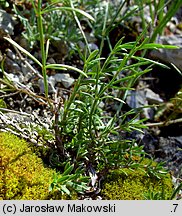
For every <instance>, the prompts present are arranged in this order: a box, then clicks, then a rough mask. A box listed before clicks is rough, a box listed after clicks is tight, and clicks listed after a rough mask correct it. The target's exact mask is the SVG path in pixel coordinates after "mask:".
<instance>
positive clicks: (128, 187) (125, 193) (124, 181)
mask: <svg viewBox="0 0 182 216" xmlns="http://www.w3.org/2000/svg"><path fill="white" fill-rule="evenodd" d="M103 185H104V186H103V189H102V196H103V198H104V199H106V200H144V194H145V193H147V192H148V191H149V189H150V190H151V191H153V192H158V193H162V192H164V194H165V197H166V198H169V197H170V195H171V193H172V188H173V185H172V180H171V177H170V175H169V174H166V175H165V176H164V177H163V178H161V179H157V178H155V177H151V176H150V177H148V176H147V175H146V173H145V172H144V171H143V170H140V169H136V170H134V171H131V170H130V169H127V168H124V169H122V170H114V171H112V172H110V174H109V175H108V176H107V178H106V180H105V181H104V183H103Z"/></svg>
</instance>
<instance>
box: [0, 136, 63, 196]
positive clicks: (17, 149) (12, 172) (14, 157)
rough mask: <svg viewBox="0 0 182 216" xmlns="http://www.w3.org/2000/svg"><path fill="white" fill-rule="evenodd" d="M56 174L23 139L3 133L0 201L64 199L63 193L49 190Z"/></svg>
mask: <svg viewBox="0 0 182 216" xmlns="http://www.w3.org/2000/svg"><path fill="white" fill-rule="evenodd" d="M54 173H55V171H54V170H53V169H50V168H46V167H44V164H43V162H42V160H41V159H40V158H38V157H37V156H36V155H35V154H34V153H33V152H32V150H31V149H30V148H29V147H28V145H27V143H26V142H25V141H24V140H22V139H19V138H18V137H16V136H14V135H12V134H9V133H0V199H3V200H4V199H6V200H11V199H15V200H43V199H63V198H65V197H63V196H62V195H61V194H60V192H57V191H55V190H53V191H51V192H50V191H49V190H48V188H49V185H50V183H51V182H52V177H53V174H54ZM66 198H67V197H66Z"/></svg>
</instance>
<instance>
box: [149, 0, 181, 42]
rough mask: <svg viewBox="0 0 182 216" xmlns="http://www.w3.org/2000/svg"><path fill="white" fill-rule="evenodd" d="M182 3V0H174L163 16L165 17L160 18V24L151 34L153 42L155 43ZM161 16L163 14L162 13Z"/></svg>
mask: <svg viewBox="0 0 182 216" xmlns="http://www.w3.org/2000/svg"><path fill="white" fill-rule="evenodd" d="M181 5H182V1H181V0H180V1H179V0H174V1H173V3H172V4H171V6H170V8H169V10H168V12H167V13H166V15H165V16H164V17H163V19H162V20H160V23H159V25H158V26H157V27H156V28H155V30H154V32H153V34H152V36H151V39H150V42H151V43H153V42H154V41H155V40H156V37H157V35H158V34H160V33H161V30H162V29H163V28H164V27H165V26H166V24H167V23H168V22H169V21H170V19H171V18H172V17H173V16H174V14H175V13H176V11H177V10H178V9H179V8H180V6H181ZM161 13H162V12H161ZM160 16H162V15H160Z"/></svg>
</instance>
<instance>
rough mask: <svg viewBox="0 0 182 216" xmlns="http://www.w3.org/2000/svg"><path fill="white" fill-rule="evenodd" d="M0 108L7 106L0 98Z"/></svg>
mask: <svg viewBox="0 0 182 216" xmlns="http://www.w3.org/2000/svg"><path fill="white" fill-rule="evenodd" d="M0 108H7V106H6V103H5V102H4V100H3V99H0Z"/></svg>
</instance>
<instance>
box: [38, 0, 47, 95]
mask: <svg viewBox="0 0 182 216" xmlns="http://www.w3.org/2000/svg"><path fill="white" fill-rule="evenodd" d="M41 5H42V1H41V0H39V1H38V9H37V22H38V29H39V35H40V50H41V56H42V75H43V80H44V91H45V96H46V98H47V99H48V82H47V74H46V53H45V47H44V44H45V41H44V30H43V23H42V14H41Z"/></svg>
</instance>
